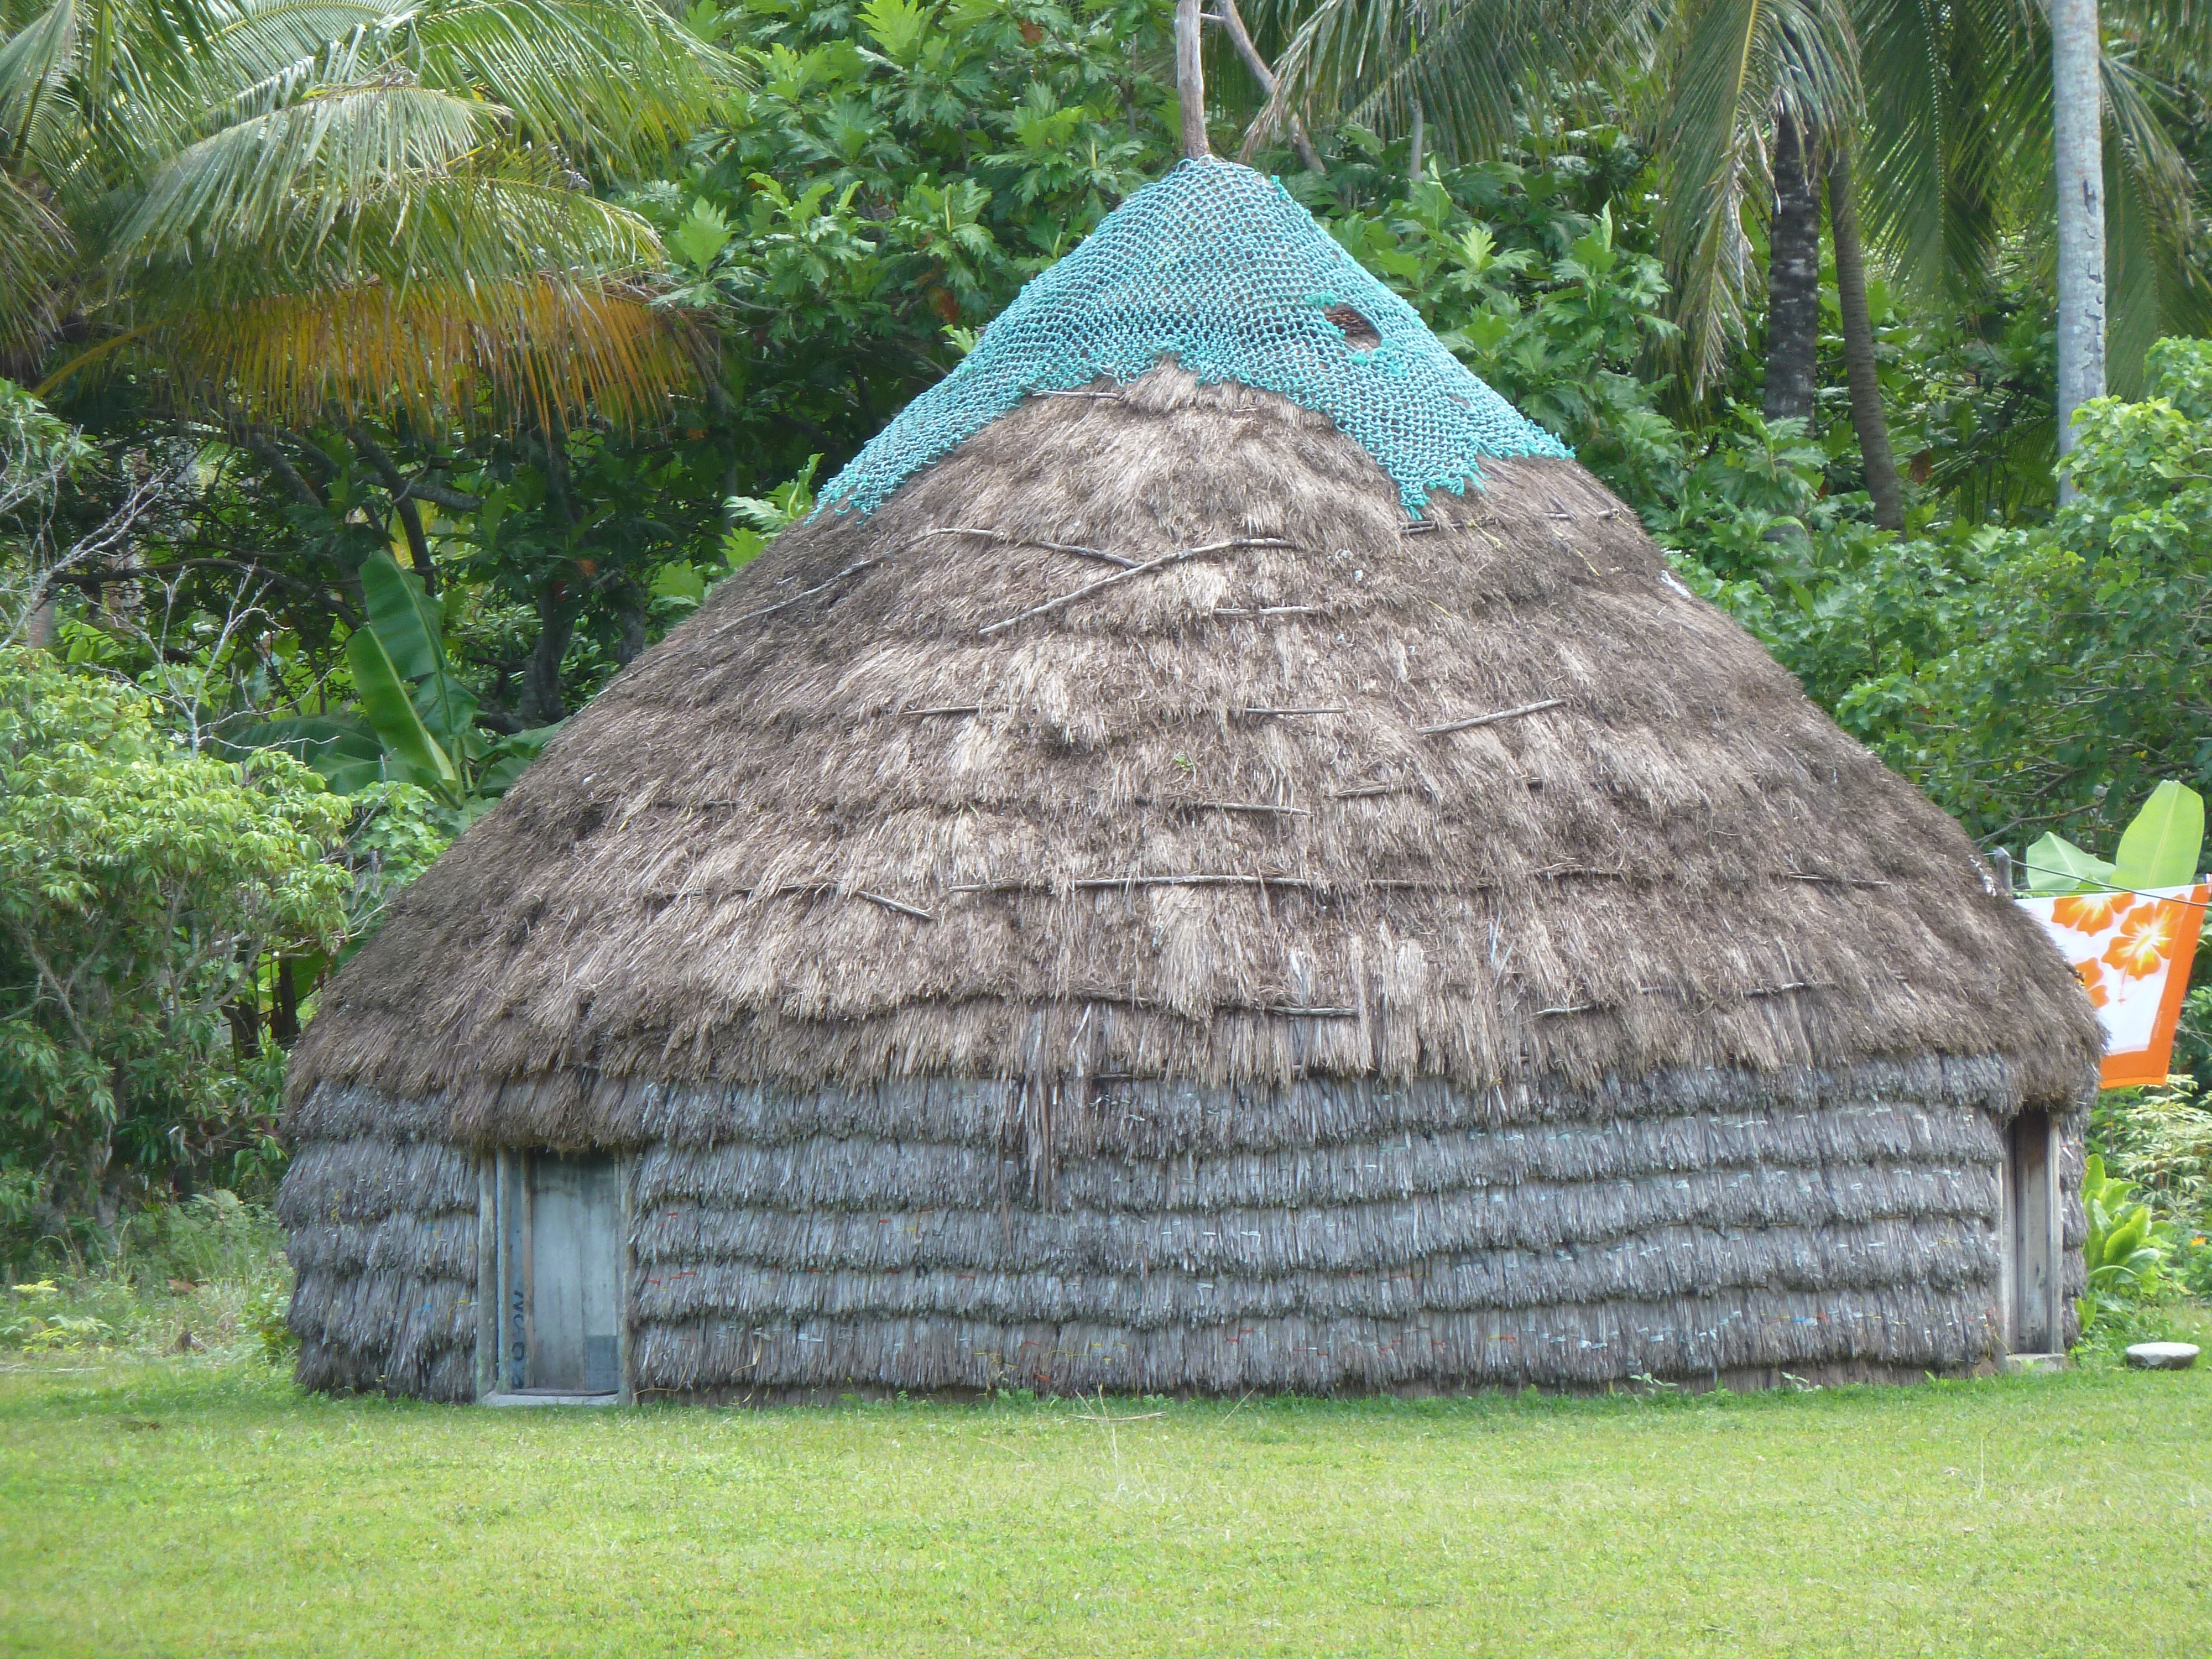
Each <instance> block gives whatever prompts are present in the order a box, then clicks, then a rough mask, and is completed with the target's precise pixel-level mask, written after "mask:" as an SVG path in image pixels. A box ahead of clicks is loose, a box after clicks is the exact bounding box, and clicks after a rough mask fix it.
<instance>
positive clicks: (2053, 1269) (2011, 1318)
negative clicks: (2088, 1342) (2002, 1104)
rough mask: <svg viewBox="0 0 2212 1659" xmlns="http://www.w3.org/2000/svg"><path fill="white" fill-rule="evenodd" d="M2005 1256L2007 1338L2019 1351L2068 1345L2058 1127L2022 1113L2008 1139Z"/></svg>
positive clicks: (2035, 1114)
mask: <svg viewBox="0 0 2212 1659" xmlns="http://www.w3.org/2000/svg"><path fill="white" fill-rule="evenodd" d="M2002 1225H2003V1230H2004V1237H2003V1245H2002V1248H2003V1252H2004V1267H2005V1273H2004V1278H2005V1286H2004V1289H2005V1323H2006V1327H2007V1333H2006V1334H2007V1340H2008V1345H2009V1346H2010V1347H2011V1350H2012V1352H2015V1353H2056V1352H2058V1351H2059V1350H2060V1349H2061V1348H2062V1347H2063V1346H2065V1331H2066V1322H2065V1311H2064V1310H2065V1304H2064V1302H2063V1299H2062V1298H2063V1294H2064V1285H2063V1282H2062V1278H2061V1267H2062V1259H2061V1256H2060V1253H2059V1240H2060V1238H2061V1237H2062V1236H2063V1235H2062V1231H2061V1228H2060V1224H2059V1212H2058V1127H2057V1123H2056V1122H2054V1121H2052V1119H2051V1115H2050V1114H2049V1113H2048V1112H2022V1113H2021V1115H2019V1116H2018V1117H2016V1118H2015V1119H2014V1120H2013V1121H2012V1123H2011V1126H2010V1127H2009V1128H2008V1130H2007V1131H2006V1136H2005V1179H2004V1219H2003V1224H2002Z"/></svg>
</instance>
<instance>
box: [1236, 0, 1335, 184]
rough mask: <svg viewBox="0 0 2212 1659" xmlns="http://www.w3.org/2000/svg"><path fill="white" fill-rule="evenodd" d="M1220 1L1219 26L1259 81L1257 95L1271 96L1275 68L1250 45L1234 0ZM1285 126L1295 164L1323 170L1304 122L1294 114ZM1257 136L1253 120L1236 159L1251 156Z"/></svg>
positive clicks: (1258, 133)
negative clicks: (1307, 134) (1225, 32)
mask: <svg viewBox="0 0 2212 1659" xmlns="http://www.w3.org/2000/svg"><path fill="white" fill-rule="evenodd" d="M1219 3H1220V6H1221V21H1222V25H1223V27H1225V28H1226V29H1227V30H1228V31H1229V39H1230V40H1231V42H1232V43H1233V44H1234V45H1235V46H1236V48H1237V56H1238V57H1239V58H1243V60H1244V67H1245V68H1246V69H1248V70H1251V71H1252V78H1253V79H1254V80H1255V81H1257V82H1259V83H1260V95H1261V97H1262V98H1273V96H1274V95H1275V71H1274V70H1273V68H1272V67H1270V66H1269V64H1268V63H1267V59H1266V58H1262V57H1261V56H1260V49H1259V47H1257V46H1254V45H1253V44H1252V34H1251V31H1250V30H1249V29H1247V28H1246V27H1244V16H1243V13H1241V12H1239V11H1238V10H1237V0H1219ZM1288 125H1289V131H1290V135H1291V149H1292V150H1293V151H1294V152H1295V153H1296V154H1297V158H1298V165H1299V166H1300V167H1304V169H1305V170H1306V171H1307V172H1309V173H1319V172H1320V171H1322V165H1321V156H1320V155H1319V153H1318V152H1316V150H1315V149H1314V147H1313V141H1312V140H1311V139H1310V138H1308V137H1306V129H1305V124H1304V122H1302V121H1300V120H1299V119H1298V118H1297V116H1295V115H1293V116H1291V118H1290V120H1289V124H1288ZM1259 136H1260V124H1259V123H1258V122H1257V121H1255V122H1254V123H1253V124H1252V130H1251V131H1249V132H1248V133H1246V134H1245V135H1244V147H1243V149H1240V150H1238V151H1237V160H1238V161H1250V160H1251V159H1252V151H1253V149H1255V147H1256V145H1257V143H1258V141H1259Z"/></svg>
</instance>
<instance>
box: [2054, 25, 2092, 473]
mask: <svg viewBox="0 0 2212 1659" xmlns="http://www.w3.org/2000/svg"><path fill="white" fill-rule="evenodd" d="M2102 52H2103V46H2102V43H2101V42H2100V40H2099V39H2098V30H2097V0H2051V117H2052V124H2051V137H2052V143H2051V149H2052V152H2053V161H2054V164H2055V170H2056V172H2057V243H2058V273H2057V275H2058V409H2057V415H2058V454H2059V458H2060V459H2062V460H2063V459H2065V456H2066V453H2067V452H2068V451H2069V450H2070V449H2072V448H2073V447H2074V411H2075V410H2076V409H2078V408H2080V407H2081V405H2082V404H2085V403H2087V402H2088V401H2089V400H2090V399H2091V398H2101V397H2103V396H2104V395H2105V158H2104V137H2105V119H2104V98H2103V95H2102V92H2101V89H2100V88H2099V86H2098V84H2097V78H2098V77H2097V70H2098V59H2099V58H2100V56H2101V55H2102ZM2073 489H2074V483H2073V479H2072V478H2071V477H2069V475H2067V474H2065V473H2061V474H2060V475H2059V480H2058V493H2059V499H2060V500H2061V501H2064V500H2067V499H2068V498H2069V497H2070V496H2071V495H2072V494H2073Z"/></svg>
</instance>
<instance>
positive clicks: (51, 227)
mask: <svg viewBox="0 0 2212 1659" xmlns="http://www.w3.org/2000/svg"><path fill="white" fill-rule="evenodd" d="M69 260H70V234H69V228H68V227H67V226H66V225H64V223H63V222H62V221H61V219H60V218H59V217H58V216H57V215H56V214H55V213H54V212H53V210H52V209H50V208H49V207H48V206H47V205H46V204H45V203H44V202H42V201H40V199H39V198H38V197H37V196H36V195H34V194H33V192H32V191H28V190H27V189H25V188H24V187H23V186H22V185H20V184H18V183H17V182H16V181H15V179H11V178H10V177H9V175H8V174H7V173H5V172H3V171H0V364H4V365H6V366H7V367H8V368H16V367H17V366H18V365H20V364H21V363H24V362H27V361H28V360H29V358H30V357H31V356H32V355H33V353H34V351H35V350H36V349H37V348H38V346H39V343H40V341H41V340H43V339H44V338H45V337H46V333H47V332H48V331H49V330H51V329H52V326H53V321H54V315H53V313H54V294H55V289H56V285H57V284H58V283H59V282H60V281H61V279H62V276H63V274H64V271H66V270H67V269H68V267H69ZM0 372H4V370H0Z"/></svg>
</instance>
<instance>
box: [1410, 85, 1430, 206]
mask: <svg viewBox="0 0 2212 1659" xmlns="http://www.w3.org/2000/svg"><path fill="white" fill-rule="evenodd" d="M1426 137H1428V112H1427V111H1426V110H1425V109H1423V108H1422V107H1421V100H1419V99H1418V98H1416V99H1415V100H1413V142H1412V143H1410V144H1408V145H1407V147H1406V182H1407V185H1409V186H1411V187H1412V188H1413V189H1414V190H1419V188H1420V187H1421V143H1422V140H1424V139H1425V138H1426Z"/></svg>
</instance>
